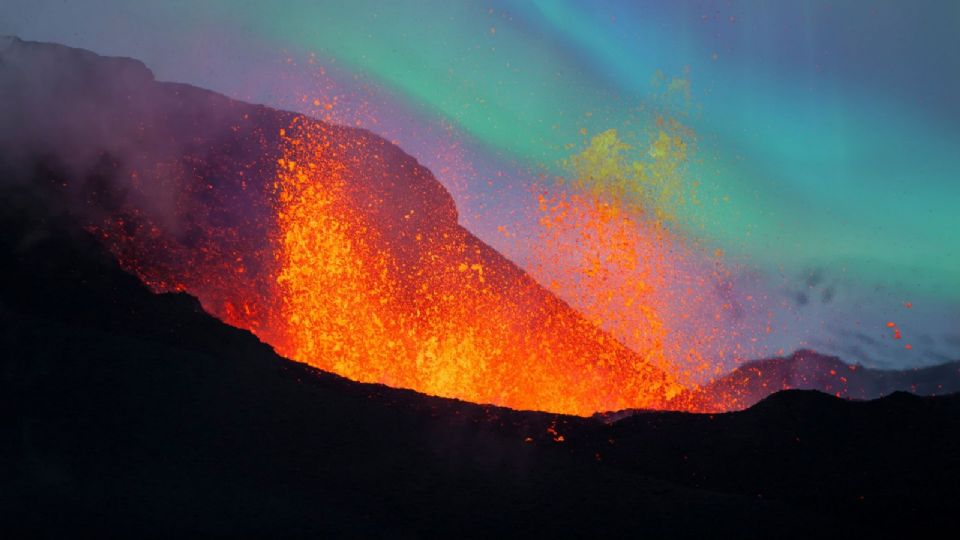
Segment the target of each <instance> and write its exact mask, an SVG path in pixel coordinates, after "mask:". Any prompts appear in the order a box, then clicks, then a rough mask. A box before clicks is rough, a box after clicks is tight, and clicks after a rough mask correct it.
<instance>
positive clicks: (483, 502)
mask: <svg viewBox="0 0 960 540" xmlns="http://www.w3.org/2000/svg"><path fill="white" fill-rule="evenodd" d="M0 196H2V199H0V200H2V201H3V203H4V204H3V205H2V207H0V408H2V409H0V410H2V411H3V413H2V416H0V433H2V434H3V436H2V437H0V479H2V481H0V531H2V532H3V533H4V536H6V537H18V536H20V535H22V534H24V533H32V534H33V535H44V536H54V535H60V536H89V535H92V534H102V535H108V536H135V535H136V536H141V535H146V536H167V537H170V536H175V535H184V536H186V535H187V534H188V533H190V534H192V535H196V534H201V535H205V536H213V535H232V536H240V535H243V536H255V535H259V536H267V535H269V536H271V537H286V536H298V535H302V536H313V537H318V536H319V537H328V536H374V535H388V536H401V537H402V536H441V537H460V536H484V537H490V536H493V535H501V536H510V537H513V536H521V535H522V536H526V537H544V536H553V537H557V536H560V537H566V536H578V537H585V536H589V537H603V536H629V537H638V536H641V535H645V536H646V535H650V536H653V537H668V536H669V537H690V536H697V537H703V536H705V535H706V536H709V537H716V536H735V537H738V538H744V537H751V536H756V537H800V536H803V537H807V538H809V537H810V536H811V535H817V536H818V537H839V536H840V535H844V534H847V535H850V534H852V535H856V536H866V535H869V534H875V533H882V534H883V535H884V536H888V535H891V534H895V533H897V532H901V533H903V534H908V533H909V534H911V535H915V534H918V533H920V532H923V531H929V530H933V529H934V528H935V527H938V526H941V527H946V526H949V525H952V523H953V513H954V512H955V508H956V504H957V502H958V499H957V496H956V491H955V490H956V486H957V485H958V482H960V399H958V397H957V396H945V397H939V398H918V397H915V396H911V395H906V394H895V395H892V396H890V397H888V398H885V399H882V400H878V401H874V402H865V403H856V402H846V401H842V400H839V399H835V398H833V397H830V396H827V395H824V394H819V393H815V392H799V391H792V392H784V393H780V394H776V395H775V396H773V397H771V398H768V399H767V400H765V401H763V402H762V403H760V404H758V405H757V406H755V407H753V408H751V409H749V410H747V411H745V412H740V413H732V414H725V415H689V414H681V413H645V414H638V415H635V416H633V417H630V418H627V419H624V420H621V421H619V422H615V423H612V424H608V423H605V422H604V419H603V418H601V417H597V418H593V419H582V418H574V417H562V416H553V415H546V414H540V413H527V412H514V411H509V410H504V409H495V408H488V407H482V406H477V405H472V404H467V403H463V402H457V401H450V400H442V399H438V398H430V397H425V396H421V395H417V394H415V393H413V392H408V391H400V390H392V389H388V388H385V387H380V386H371V385H362V384H357V383H352V382H349V381H346V380H344V379H340V378H338V377H335V376H332V375H328V374H324V373H321V372H318V371H315V370H313V369H311V368H308V367H306V366H304V365H301V364H296V363H292V362H289V361H286V360H283V359H281V358H279V357H277V356H275V355H274V354H273V353H272V351H271V350H270V349H269V348H268V347H267V346H265V345H263V344H261V343H259V342H258V341H257V340H256V339H255V338H254V337H253V336H252V335H250V334H249V333H247V332H245V331H242V330H238V329H235V328H232V327H229V326H226V325H224V324H222V323H220V322H219V321H217V320H216V319H214V318H213V317H210V316H208V315H207V314H205V313H204V312H202V310H201V309H200V308H199V305H198V303H197V302H196V301H195V300H194V299H192V298H191V297H189V296H186V295H182V294H179V295H154V294H152V293H150V292H149V291H148V290H147V289H146V288H145V287H144V286H142V285H141V284H140V282H139V281H138V280H137V279H136V278H134V277H133V276H131V275H128V274H126V273H124V272H123V271H121V270H120V269H119V268H118V267H117V265H116V263H115V262H114V260H113V259H112V257H110V256H108V255H106V254H104V253H103V252H102V251H101V250H100V248H99V247H98V244H97V243H96V242H95V241H94V240H92V239H91V238H90V237H88V236H86V235H85V234H83V233H80V232H78V230H77V228H76V227H75V225H73V224H72V223H71V222H70V221H69V219H67V218H62V217H55V216H50V215H46V214H45V212H44V211H42V210H41V208H43V207H44V204H45V201H42V200H31V198H30V195H29V194H27V193H25V192H23V191H10V190H6V191H4V192H3V193H2V194H0ZM561 437H562V440H560V438H561ZM527 438H529V441H527ZM947 530H948V529H947Z"/></svg>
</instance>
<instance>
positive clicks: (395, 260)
mask: <svg viewBox="0 0 960 540" xmlns="http://www.w3.org/2000/svg"><path fill="white" fill-rule="evenodd" d="M285 135H286V136H285V137H284V139H283V140H284V156H283V158H281V159H280V160H279V162H278V168H277V179H276V189H277V214H276V215H277V235H276V236H277V238H276V250H275V257H276V263H277V267H276V291H275V295H276V297H277V298H278V299H279V305H280V307H279V309H280V313H281V317H280V321H281V322H280V325H281V328H280V329H278V330H275V331H274V332H272V333H273V334H274V337H273V341H272V342H273V344H274V345H275V346H276V347H277V349H278V351H279V352H280V353H281V354H284V355H285V356H288V357H290V358H294V359H297V360H300V361H303V362H306V363H309V364H312V365H315V366H317V367H320V368H322V369H325V370H329V371H332V372H335V373H338V374H341V375H344V376H346V377H348V378H351V379H354V380H358V381H365V382H381V383H385V384H389V385H391V386H399V387H406V388H412V389H415V390H419V391H422V392H425V393H428V394H433V395H440V396H448V397H457V398H461V399H465V400H469V401H476V402H484V403H495V404H499V405H505V406H509V407H515V408H525V409H539V410H546V411H552V412H563V413H574V414H591V413H593V412H596V411H601V410H614V409H622V408H628V407H665V406H668V402H669V401H670V399H671V398H673V397H675V396H676V395H677V394H678V393H679V392H680V390H681V389H682V388H681V387H680V385H679V384H678V383H677V382H676V381H675V380H674V379H673V377H672V376H671V375H670V374H668V373H667V372H666V371H664V370H662V369H661V367H660V366H659V365H658V364H662V362H661V361H660V358H659V357H660V349H659V343H660V339H659V337H658V333H659V332H662V330H661V329H659V328H657V327H656V326H655V325H654V324H651V325H650V326H649V327H647V328H645V329H644V330H645V331H648V332H649V338H647V341H648V343H649V350H648V351H645V354H635V353H633V352H631V351H630V350H628V349H626V348H625V347H623V346H622V345H621V344H619V343H617V342H616V341H615V340H613V339H612V338H610V336H609V335H607V334H605V333H604V332H602V331H600V330H598V329H597V328H596V326H594V325H593V324H591V322H590V321H589V320H587V319H584V318H582V317H580V316H579V315H577V314H576V312H574V311H573V310H571V309H569V308H568V307H567V306H566V305H565V304H563V303H562V302H560V301H559V300H557V299H556V298H555V297H553V296H552V295H550V294H548V293H546V291H544V290H543V289H542V288H540V287H539V286H538V285H537V284H536V283H534V282H533V281H532V280H530V279H529V278H528V277H526V276H525V275H524V274H523V273H522V272H520V271H519V269H517V268H516V267H514V266H513V265H512V264H510V263H509V262H508V261H506V260H505V259H502V258H500V257H499V256H496V254H495V253H494V252H493V251H492V250H491V249H490V248H488V247H487V246H485V245H483V244H482V243H480V242H479V241H477V240H476V239H475V238H473V237H472V236H469V235H468V234H467V233H466V231H464V230H463V229H462V228H460V227H458V226H456V225H455V224H453V223H442V222H440V223H435V224H433V225H428V226H427V227H423V228H416V227H415V228H412V229H411V230H409V231H390V230H382V228H380V227H378V226H377V225H379V224H375V223H369V222H367V219H366V216H365V214H364V213H363V212H358V211H357V209H356V208H355V207H354V206H353V205H352V199H351V197H350V195H349V193H348V191H349V187H348V184H349V180H348V178H349V177H350V169H351V166H350V163H349V159H348V158H345V157H344V156H345V153H344V152H343V150H342V149H338V148H337V147H336V145H334V144H332V142H331V139H330V138H329V137H328V136H327V134H326V132H325V129H324V127H323V126H322V125H317V124H307V123H302V124H300V125H298V126H292V127H291V129H289V130H287V132H286V133H285ZM404 235H413V236H414V239H415V242H416V249H414V250H412V253H414V254H415V256H414V257H413V258H412V259H411V258H410V256H409V253H407V254H404V253H403V252H402V251H401V249H400V248H399V247H398V246H397V245H396V242H397V238H398V237H400V236H404ZM405 255H406V256H405Z"/></svg>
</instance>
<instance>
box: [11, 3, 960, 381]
mask: <svg viewBox="0 0 960 540" xmlns="http://www.w3.org/2000/svg"><path fill="white" fill-rule="evenodd" d="M138 4H140V3H138V2H121V1H97V2H82V3H81V2H71V3H66V4H64V3H62V2H44V1H34V2H26V1H20V0H12V1H10V2H8V3H7V5H6V6H5V7H4V8H3V16H2V17H0V34H17V35H19V36H21V37H23V38H25V39H36V40H49V41H57V42H62V43H66V44H68V45H72V46H79V47H84V48H88V49H91V50H93V51H95V52H98V53H101V54H115V55H122V56H132V57H137V58H140V59H142V60H144V61H145V62H146V63H147V65H148V66H149V67H150V68H151V69H153V71H154V72H155V73H156V75H157V77H158V78H159V79H162V80H176V81H182V82H187V83H190V84H195V85H198V86H203V87H208V88H211V89H214V90H217V91H220V92H223V93H225V94H227V95H229V96H232V97H237V98H240V99H246V100H253V101H257V102H263V103H265V104H268V105H271V106H276V107H282V108H295V109H298V110H301V111H304V112H309V113H312V114H318V115H325V114H328V115H329V116H330V117H331V118H332V119H333V120H334V121H339V122H345V123H352V124H357V125H360V126H362V127H366V128H368V129H370V130H372V131H374V132H377V133H379V134H382V135H384V136H385V137H386V138H388V139H391V140H395V141H396V142H398V144H399V145H400V146H401V147H402V148H404V149H405V150H406V151H407V152H409V153H411V154H412V155H414V156H415V157H417V159H418V160H420V162H421V163H423V164H425V165H426V166H428V167H429V168H430V169H431V170H432V171H433V172H434V173H435V174H436V176H437V178H438V179H439V180H440V181H441V182H443V183H444V184H445V185H446V186H447V187H448V189H449V190H450V191H451V193H453V195H454V196H455V198H456V200H457V204H458V206H459V208H460V212H461V221H462V222H463V224H464V225H466V226H467V227H468V228H470V229H471V230H472V231H474V232H475V233H476V234H478V235H479V236H480V237H481V238H483V239H484V240H485V241H487V242H488V243H490V244H491V245H492V246H494V247H495V248H497V249H498V250H499V251H501V252H503V253H504V254H506V255H507V256H508V257H511V258H512V259H514V260H515V261H517V262H518V263H520V264H521V265H523V266H526V265H528V264H529V261H527V260H525V257H526V254H527V246H528V242H529V239H530V238H532V237H534V236H535V235H534V233H533V232H532V230H531V229H532V225H531V224H532V223H533V222H534V221H535V219H534V218H533V217H532V216H530V215H529V210H530V208H531V206H532V205H533V202H532V199H529V198H528V197H527V195H528V191H529V189H530V187H531V186H533V185H535V184H537V183H538V182H542V181H543V179H544V178H549V177H553V176H557V175H565V174H567V173H568V164H569V162H570V159H571V157H572V156H575V155H577V153H578V152H580V151H582V150H583V149H584V148H586V147H588V146H589V144H590V141H591V140H592V138H593V137H595V136H597V135H599V134H602V133H604V132H607V131H608V130H610V129H616V130H617V131H618V133H619V134H620V135H621V136H622V137H623V138H624V140H625V141H626V142H627V143H629V144H631V146H632V148H634V149H639V150H638V151H641V150H643V149H645V148H646V145H645V143H644V142H643V141H645V140H646V135H647V132H648V131H649V129H650V126H651V125H652V124H651V123H652V122H653V119H654V118H655V117H656V116H658V115H663V114H669V115H670V116H671V117H679V118H682V121H683V122H684V124H685V125H686V126H688V127H689V128H690V129H691V130H692V131H693V132H694V133H695V134H696V154H695V155H692V156H691V159H690V160H689V162H687V163H686V164H685V168H684V170H683V173H682V174H683V178H684V180H685V181H687V182H690V183H691V185H692V184H693V183H694V182H695V183H696V186H697V196H696V199H697V200H696V203H695V204H694V203H690V204H684V205H680V206H678V207H677V208H676V224H675V227H676V228H677V229H678V230H682V231H683V232H684V234H685V235H687V236H688V237H690V238H691V239H693V241H695V242H696V243H697V244H698V245H699V246H701V247H702V248H703V249H704V250H705V251H707V252H711V253H712V252H714V251H715V250H717V251H719V252H722V253H723V254H724V255H723V256H724V260H725V261H726V264H728V265H729V266H730V268H732V269H734V270H732V277H731V285H730V286H731V289H730V290H731V291H733V292H729V293H728V294H730V295H731V296H732V297H733V298H734V299H733V300H731V301H732V302H736V301H737V300H736V298H747V297H750V298H753V297H758V298H761V297H762V298H763V300H762V301H761V302H759V303H760V304H762V307H756V304H751V305H753V306H754V308H750V307H747V308H744V309H745V310H746V311H747V313H745V314H741V315H738V316H739V317H744V318H746V319H747V320H753V319H751V317H755V318H756V321H761V320H762V321H767V320H768V319H770V320H771V321H772V322H771V323H770V324H771V326H772V327H773V329H774V331H773V332H771V333H770V334H764V335H762V336H759V337H757V338H755V339H757V340H758V343H757V344H756V347H755V348H754V349H752V351H753V352H754V353H755V354H773V353H776V352H777V351H779V350H781V349H785V350H786V351H787V352H789V351H790V350H792V349H795V348H798V347H812V348H816V349H817V350H821V351H822V352H827V353H836V354H838V355H840V356H842V357H843V358H844V359H845V360H846V361H848V362H851V363H853V362H861V363H864V364H867V365H874V366H882V367H910V366H916V365H927V364H932V363H936V362H942V361H945V360H954V359H957V358H958V357H960V279H958V278H960V250H958V246H960V242H958V240H957V236H958V234H960V212H957V211H956V209H955V207H956V206H957V205H958V203H960V152H957V148H960V129H958V126H960V106H958V105H957V103H956V101H955V98H956V96H957V95H958V94H960V58H958V57H957V56H956V55H955V54H953V49H954V48H955V46H954V44H955V42H956V29H957V28H960V6H957V5H949V4H946V3H942V2H932V1H931V2H914V3H910V4H909V5H908V4H906V3H902V2H895V1H892V0H887V1H879V2H843V3H838V2H802V3H801V2H795V3H790V4H789V5H788V4H787V3H772V2H746V1H744V2H726V1H725V2H676V3H665V2H610V1H606V2H605V1H600V2H589V3H588V2H560V1H543V2H443V1H439V2H365V1H355V2H350V3H348V4H343V5H341V4H340V3H337V2H307V1H299V2H284V3H283V5H282V6H278V5H277V3H274V2H265V1H264V2H256V1H251V2H227V1H212V2H202V3H199V4H200V5H195V4H197V3H194V2H186V1H183V2H180V1H177V2H163V3H150V4H147V3H143V5H138ZM104 13H112V14H113V15H110V16H104ZM174 38H176V39H174ZM665 91H666V92H665ZM664 96H666V97H664ZM327 105H330V107H329V108H328V107H327ZM665 111H666V112H665ZM502 230H510V231H516V233H515V234H513V235H504V234H501V231H502ZM715 293H716V291H707V292H705V294H715ZM907 306H909V307H907ZM750 309H757V311H758V313H756V314H751V313H750ZM888 321H895V322H896V324H897V325H898V328H900V329H902V331H903V334H904V338H905V341H909V343H910V344H911V348H910V349H906V348H905V347H904V342H905V341H895V340H893V339H892V338H891V333H890V331H889V328H888V327H887V326H886V323H887V322H888ZM758 324H759V323H758Z"/></svg>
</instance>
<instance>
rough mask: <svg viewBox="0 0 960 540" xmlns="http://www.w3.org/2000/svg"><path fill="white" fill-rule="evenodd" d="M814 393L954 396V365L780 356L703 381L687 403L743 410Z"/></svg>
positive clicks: (959, 368)
mask: <svg viewBox="0 0 960 540" xmlns="http://www.w3.org/2000/svg"><path fill="white" fill-rule="evenodd" d="M788 389H800V390H819V391H821V392H826V393H828V394H832V395H835V396H836V397H842V398H848V399H861V400H863V399H876V398H879V397H882V396H885V395H887V394H891V393H893V392H896V391H908V392H911V393H913V394H919V395H924V396H942V395H945V394H951V393H955V392H960V362H950V363H947V364H942V365H938V366H932V367H925V368H914V369H908V370H903V371H895V370H882V369H870V368H865V367H863V366H859V365H850V364H847V363H845V362H843V361H842V360H840V359H839V358H837V357H834V356H824V355H822V354H818V353H816V352H814V351H809V350H799V351H797V352H795V353H793V354H792V355H790V356H788V357H785V358H767V359H763V360H754V361H750V362H747V363H745V364H743V365H741V366H738V367H737V368H736V369H734V370H733V371H732V372H730V373H728V374H726V375H723V376H721V377H718V378H717V379H714V380H713V381H711V382H709V383H708V384H706V385H705V386H703V387H702V388H700V389H698V390H697V391H696V392H692V393H691V394H690V399H691V400H692V401H693V402H694V403H696V404H697V405H696V407H695V408H696V409H699V410H729V409H730V408H733V409H745V408H747V407H750V406H752V405H753V404H755V403H757V402H759V401H760V400H762V399H764V398H765V397H767V396H769V395H770V394H772V393H774V392H778V391H780V390H788Z"/></svg>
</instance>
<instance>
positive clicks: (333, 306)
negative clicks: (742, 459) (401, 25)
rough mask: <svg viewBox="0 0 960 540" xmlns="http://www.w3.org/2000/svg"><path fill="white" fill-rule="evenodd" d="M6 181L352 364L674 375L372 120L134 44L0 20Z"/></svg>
mask: <svg viewBox="0 0 960 540" xmlns="http://www.w3.org/2000/svg"><path fill="white" fill-rule="evenodd" d="M0 84H2V85H3V86H2V89H3V95H4V96H5V99H4V102H3V104H2V105H0V107H3V109H2V111H0V114H2V117H3V118H4V119H5V124H6V125H7V126H15V129H6V130H4V134H3V135H2V136H3V139H2V140H0V151H2V155H3V156H4V160H3V164H2V165H3V174H4V178H5V179H6V181H7V182H8V183H14V184H19V185H31V186H34V187H38V188H40V189H43V190H44V193H45V197H47V198H48V199H49V200H50V201H51V203H52V204H56V205H58V206H59V207H60V208H61V209H62V210H63V211H65V212H69V213H70V214H72V215H75V216H77V217H78V218H79V219H80V221H81V222H82V223H83V226H84V227H85V228H86V229H88V230H90V231H92V232H93V233H95V234H96V235H97V236H98V237H99V238H100V239H101V241H102V242H103V243H104V244H105V245H106V246H108V248H109V249H110V251H111V252H113V253H114V254H115V255H116V257H117V258H118V260H119V261H120V262H121V264H122V265H123V267H124V268H126V269H128V270H129V271H131V272H133V273H134V274H136V275H138V276H139V277H140V278H141V279H142V280H143V281H144V282H145V283H147V284H148V285H150V286H151V288H153V290H155V291H188V292H190V293H191V294H194V295H196V296H197V297H198V298H200V301H201V302H202V303H203V306H204V307H205V308H206V309H207V310H208V311H210V312H211V313H213V314H215V315H217V316H218V317H220V318H221V319H222V320H224V321H226V322H228V323H230V324H233V325H235V326H238V327H241V328H246V329H249V330H251V331H253V332H254V333H255V334H256V335H258V336H259V337H261V339H263V340H264V341H266V342H268V343H270V344H271V345H273V346H274V347H275V348H276V349H277V350H278V351H279V352H281V354H284V355H285V356H288V357H291V358H294V359H297V360H300V361H304V362H307V363H310V364H312V365H314V366H317V367H321V368H323V369H326V370H330V371H334V372H337V373H339V374H342V375H345V376H347V377H350V378H352V379H355V380H360V381H366V382H383V383H387V384H391V385H393V386H400V387H407V388H413V389H416V390H419V391H423V392H427V393H430V394H435V395H442V396H449V397H458V398H462V399H468V400H471V401H476V402H483V403H496V404H501V405H507V406H511V407H515V408H526V409H539V410H548V411H553V412H567V413H579V414H590V413H593V412H596V411H603V410H614V409H621V408H625V407H643V408H664V407H667V406H668V404H669V401H670V400H671V398H673V397H675V396H676V395H677V394H678V392H679V387H678V385H677V384H676V382H675V381H674V380H673V379H672V378H671V376H670V374H669V373H666V372H665V371H664V370H663V369H662V366H657V365H654V364H653V363H652V362H650V361H649V360H648V359H647V358H646V357H644V356H643V355H642V354H639V353H636V352H634V351H631V350H629V349H627V348H626V347H624V346H623V345H621V344H620V343H619V342H617V341H616V340H614V339H613V338H612V337H610V336H609V335H608V334H606V333H604V332H602V331H600V330H598V329H597V327H595V326H594V325H593V324H592V323H590V322H588V321H586V320H585V319H584V318H583V317H582V316H580V315H579V314H578V313H577V312H575V311H574V310H572V309H571V308H570V307H569V306H568V305H567V304H565V303H564V302H563V301H561V300H560V299H558V298H557V297H555V296H554V295H553V294H551V293H550V292H548V291H547V290H545V289H544V288H542V287H541V286H539V285H538V284H537V283H536V282H535V281H534V280H532V279H531V278H530V277H529V276H527V274H526V273H525V272H523V271H522V270H521V269H520V268H518V267H517V266H516V265H514V264H513V263H511V262H510V261H509V260H507V259H506V258H504V257H503V256H501V255H500V254H499V253H497V252H496V251H494V250H493V249H491V248H490V247H489V246H487V245H486V244H484V243H483V242H482V241H480V240H479V239H477V238H476V237H475V236H473V235H472V234H470V233H469V232H468V231H467V230H465V229H464V228H463V227H461V226H460V225H458V223H457V210H456V207H455V206H454V203H453V200H452V199H451V197H450V196H449V194H448V193H447V191H446V190H445V189H444V188H443V186H442V185H441V184H440V183H439V182H437V180H436V179H435V178H434V177H433V175H432V174H431V173H430V172H429V171H428V170H426V169H425V168H423V167H421V166H420V165H419V164H418V163H417V162H416V160H414V159H413V158H412V157H410V156H409V155H407V154H405V153H404V152H403V151H402V150H400V149H399V148H398V147H396V146H395V145H393V144H390V143H389V142H387V141H386V140H384V139H382V138H380V137H378V136H376V135H373V134H371V133H369V132H367V131H364V130H361V129H354V128H346V127H339V126H334V125H330V124H326V123H323V122H320V121H317V120H314V119H311V118H308V117H304V116H299V115H295V114H292V113H287V112H282V111H277V110H274V109H270V108H267V107H263V106H255V105H248V104H245V103H241V102H238V101H233V100H230V99H227V98H225V97H223V96H221V95H218V94H215V93H212V92H208V91H205V90H201V89H198V88H194V87H190V86H186V85H181V84H171V83H160V82H156V81H155V80H154V78H153V75H152V74H151V72H150V71H149V70H148V69H147V68H146V67H145V66H144V65H143V64H141V63H140V62H137V61H134V60H128V59H118V58H103V57H99V56H97V55H94V54H93V53H90V52H87V51H82V50H78V49H69V48H66V47H61V46H54V45H46V44H38V43H28V42H23V41H20V40H17V39H7V40H6V41H5V44H4V45H3V48H2V52H0Z"/></svg>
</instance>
